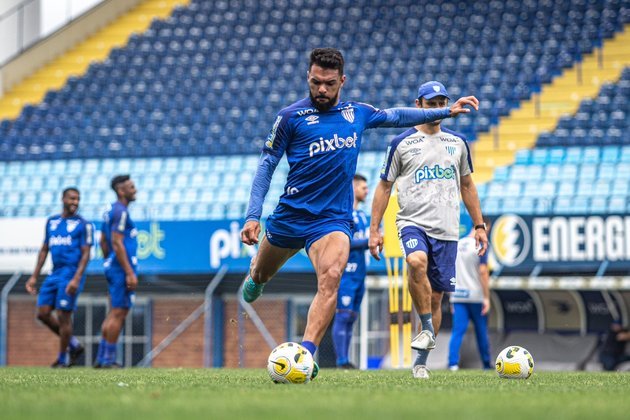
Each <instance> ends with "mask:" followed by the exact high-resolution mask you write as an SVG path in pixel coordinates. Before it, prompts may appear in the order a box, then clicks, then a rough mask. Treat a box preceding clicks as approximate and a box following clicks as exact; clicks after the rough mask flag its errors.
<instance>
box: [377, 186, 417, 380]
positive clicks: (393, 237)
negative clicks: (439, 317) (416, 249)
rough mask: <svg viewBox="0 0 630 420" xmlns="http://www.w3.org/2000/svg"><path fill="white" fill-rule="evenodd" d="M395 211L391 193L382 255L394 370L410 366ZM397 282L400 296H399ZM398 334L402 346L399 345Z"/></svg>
mask: <svg viewBox="0 0 630 420" xmlns="http://www.w3.org/2000/svg"><path fill="white" fill-rule="evenodd" d="M398 210H399V207H398V197H397V195H396V194H395V193H394V194H392V196H391V197H390V199H389V204H388V205H387V210H385V215H384V217H383V222H384V232H383V242H384V249H383V251H384V254H385V264H386V266H387V278H388V283H389V316H390V319H389V343H390V354H391V360H392V367H394V368H399V367H403V366H405V367H408V366H411V296H410V295H409V287H408V283H407V263H406V262H405V260H404V258H403V253H402V249H401V248H400V242H399V240H398V229H396V214H397V213H398ZM401 266H402V270H401ZM401 271H402V272H401ZM401 274H402V278H401ZM401 280H402V296H401V293H400V292H401V291H400V284H401ZM401 302H402V303H401ZM401 309H402V320H403V324H402V328H401V325H400V317H399V314H400V310H401ZM401 330H402V343H401V341H400V333H401ZM401 345H402V347H403V351H402V353H403V358H402V361H401V359H400V346H401ZM401 362H402V363H401Z"/></svg>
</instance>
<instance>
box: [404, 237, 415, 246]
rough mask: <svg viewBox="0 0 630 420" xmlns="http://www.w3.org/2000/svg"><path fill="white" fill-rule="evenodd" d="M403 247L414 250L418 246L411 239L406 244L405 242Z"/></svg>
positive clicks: (413, 239)
mask: <svg viewBox="0 0 630 420" xmlns="http://www.w3.org/2000/svg"><path fill="white" fill-rule="evenodd" d="M405 246H406V247H407V248H415V247H417V246H418V240H417V239H416V238H411V239H409V240H408V241H407V242H405Z"/></svg>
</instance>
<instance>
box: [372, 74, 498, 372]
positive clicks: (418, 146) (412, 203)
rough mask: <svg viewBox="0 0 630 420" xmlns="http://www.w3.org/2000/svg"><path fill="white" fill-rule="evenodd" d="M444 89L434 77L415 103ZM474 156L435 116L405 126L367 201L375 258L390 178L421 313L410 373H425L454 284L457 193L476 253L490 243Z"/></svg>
mask: <svg viewBox="0 0 630 420" xmlns="http://www.w3.org/2000/svg"><path fill="white" fill-rule="evenodd" d="M448 100H449V95H448V93H447V92H446V88H445V87H444V85H442V84H441V83H439V82H435V81H431V82H427V83H424V84H423V85H422V86H420V88H419V89H418V98H417V99H416V106H417V107H419V108H441V107H444V106H446V105H447V104H448ZM472 171H473V167H472V159H471V156H470V151H469V150H468V144H467V143H466V139H465V138H464V137H463V136H462V135H460V134H457V133H455V132H453V131H451V130H448V129H445V128H444V129H442V128H441V124H440V121H433V122H428V123H426V124H420V125H418V126H416V127H413V128H410V129H409V130H407V131H405V132H404V133H402V134H400V135H399V136H397V137H395V138H394V139H393V140H392V141H391V143H390V145H389V147H388V149H387V155H386V157H385V162H384V163H383V170H382V172H381V181H380V182H379V184H378V186H377V187H376V191H375V193H374V200H373V202H372V219H371V221H370V252H371V253H372V255H373V256H374V257H375V258H376V259H380V257H379V255H378V254H379V251H381V250H382V249H383V235H382V233H381V232H380V230H379V225H380V223H381V220H382V219H383V214H384V213H385V209H386V208H387V205H388V203H389V197H390V194H391V191H392V187H393V185H394V182H396V185H397V187H398V204H399V206H400V210H399V211H398V213H397V214H396V227H397V229H398V235H399V238H400V242H401V246H402V249H403V253H404V255H405V260H406V262H407V264H408V266H409V277H408V281H409V293H410V294H411V299H412V301H413V303H414V305H415V307H416V310H417V311H418V314H419V315H420V323H421V331H420V333H419V334H418V335H417V336H416V337H415V338H414V339H413V340H412V342H411V348H413V349H415V350H417V351H418V357H417V358H416V360H415V362H414V366H413V376H414V377H415V378H419V379H428V378H429V370H428V369H427V367H426V361H427V357H428V355H429V350H431V349H433V348H435V335H436V334H437V333H438V331H439V330H440V323H441V321H442V307H441V305H442V298H443V296H444V292H447V293H448V292H453V291H455V258H456V256H457V240H458V239H459V200H460V195H461V198H462V200H463V201H464V204H465V205H466V209H467V210H468V213H469V214H470V217H471V218H472V220H473V222H474V223H475V245H477V246H478V249H479V255H483V254H484V253H485V252H486V249H487V247H488V238H487V235H486V228H485V224H484V223H483V219H482V215H481V208H480V205H479V196H478V195H477V188H476V187H475V183H474V182H473V179H472V176H471V173H472Z"/></svg>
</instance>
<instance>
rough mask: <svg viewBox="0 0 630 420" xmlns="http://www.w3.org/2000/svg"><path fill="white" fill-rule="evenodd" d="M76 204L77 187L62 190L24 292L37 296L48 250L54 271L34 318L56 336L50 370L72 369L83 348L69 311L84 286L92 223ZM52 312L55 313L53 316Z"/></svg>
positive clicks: (42, 288)
mask: <svg viewBox="0 0 630 420" xmlns="http://www.w3.org/2000/svg"><path fill="white" fill-rule="evenodd" d="M79 201H80V194H79V190H77V189H76V188H66V189H65V190H64V191H63V194H62V202H63V210H62V212H61V214H59V215H56V216H51V217H49V218H48V220H46V239H45V240H44V243H43V244H42V247H41V249H40V250H39V255H38V257H37V264H36V266H35V270H34V271H33V275H32V276H31V277H30V278H29V279H28V281H27V282H26V290H27V291H28V292H29V293H30V294H32V295H35V294H37V289H36V284H37V277H38V276H39V273H40V272H41V270H42V267H43V266H44V263H45V262H46V257H47V256H48V251H50V254H51V255H52V263H53V271H52V273H50V275H49V276H48V277H46V280H44V283H43V284H42V287H41V289H40V291H39V296H38V298H37V319H39V320H40V321H42V322H43V323H44V325H46V326H47V327H48V328H50V330H51V331H52V332H54V333H55V334H57V335H58V336H59V356H58V357H57V360H56V361H55V362H54V363H53V365H52V367H68V366H71V365H73V364H74V363H75V362H76V360H77V358H78V357H79V356H80V355H81V354H82V353H83V346H82V345H81V343H80V342H79V340H77V338H76V337H74V336H73V335H72V312H73V311H74V310H75V309H76V306H77V299H78V298H79V294H81V290H83V285H84V283H85V276H84V275H83V273H84V272H85V267H86V265H87V263H88V260H89V259H90V247H91V246H92V235H93V232H92V224H91V223H89V222H87V221H86V220H85V219H83V218H82V217H81V216H79V214H78V213H77V210H78V208H79ZM53 309H56V311H57V313H56V315H57V316H56V317H55V316H53V314H52V311H53ZM68 351H69V356H70V358H68Z"/></svg>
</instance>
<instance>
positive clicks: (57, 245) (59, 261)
mask: <svg viewBox="0 0 630 420" xmlns="http://www.w3.org/2000/svg"><path fill="white" fill-rule="evenodd" d="M92 233H93V229H92V224H91V223H89V222H87V221H86V220H85V219H83V218H82V217H81V216H79V215H75V216H71V217H68V218H63V217H61V215H56V216H52V217H49V218H48V220H47V221H46V238H45V240H44V242H45V243H46V244H48V249H49V251H50V255H51V257H52V262H53V271H55V270H58V269H60V268H66V267H70V268H73V269H74V270H76V269H77V268H78V266H79V261H80V260H81V248H82V247H83V246H86V245H87V246H91V245H92Z"/></svg>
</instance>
